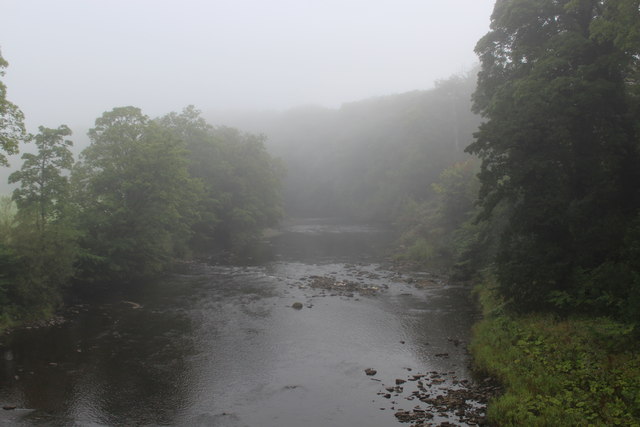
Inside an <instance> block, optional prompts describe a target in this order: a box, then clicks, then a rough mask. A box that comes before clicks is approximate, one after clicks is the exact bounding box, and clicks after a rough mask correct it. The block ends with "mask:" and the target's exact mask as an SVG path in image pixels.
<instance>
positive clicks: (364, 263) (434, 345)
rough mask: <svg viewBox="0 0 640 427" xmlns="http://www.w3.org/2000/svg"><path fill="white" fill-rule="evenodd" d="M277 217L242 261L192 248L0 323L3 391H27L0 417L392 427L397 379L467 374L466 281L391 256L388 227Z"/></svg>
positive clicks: (52, 421) (401, 405) (11, 398)
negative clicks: (172, 265)
mask: <svg viewBox="0 0 640 427" xmlns="http://www.w3.org/2000/svg"><path fill="white" fill-rule="evenodd" d="M280 231H281V232H280V233H279V234H277V235H275V236H274V237H272V238H271V239H270V240H269V241H267V242H265V243H264V245H262V246H261V247H259V248H256V251H255V254H252V256H251V257H249V258H248V259H245V261H244V262H237V263H236V264H235V265H221V264H214V263H204V262H203V263H193V264H191V265H188V266H186V267H185V269H184V271H183V272H182V273H181V274H174V275H171V276H170V277H166V278H165V279H163V280H160V281H156V282H153V283H145V284H139V285H138V286H135V287H131V288H130V289H124V290H122V289H120V290H117V291H114V292H113V294H111V295H109V296H108V297H105V298H103V299H102V300H101V301H100V302H96V303H92V304H89V305H87V306H85V307H79V308H78V313H77V314H76V315H74V316H72V318H71V319H70V320H69V321H68V322H66V323H64V324H62V325H59V326H55V327H51V328H40V329H31V330H20V331H16V332H14V333H12V334H11V335H7V336H4V337H2V338H0V342H1V343H2V345H1V347H0V348H1V350H2V354H3V356H4V357H3V359H2V360H1V361H0V403H2V405H16V406H17V409H16V410H11V411H1V412H0V423H4V424H7V425H9V424H11V425H14V424H18V425H65V426H66V425H82V426H85V425H87V426H91V425H95V426H98V425H184V426H198V425H202V426H211V425H213V426H250V427H254V426H261V427H270V426H272V427H276V426H277V427H288V426H291V427H293V426H310V427H314V426H317V427H326V426H369V427H377V426H380V427H382V426H385V427H388V426H393V425H400V424H399V423H398V421H397V420H396V418H395V416H394V412H395V411H397V410H399V409H411V408H413V407H414V406H415V405H416V403H415V401H410V400H407V397H408V396H410V395H409V394H408V391H409V390H410V388H409V387H408V386H410V385H411V384H413V383H409V382H408V383H407V384H406V385H407V387H405V389H406V390H405V393H394V396H392V397H391V398H387V397H385V396H384V393H386V392H385V391H384V387H385V386H389V385H395V380H396V379H407V378H408V377H410V376H411V375H412V374H415V373H418V372H440V373H443V374H444V375H449V376H448V377H446V376H445V378H446V379H447V380H446V382H445V383H444V384H443V387H445V386H447V384H449V385H451V381H453V378H455V379H457V380H462V379H468V378H469V372H468V370H467V364H468V356H467V354H466V352H465V349H464V344H463V343H464V342H465V341H467V339H468V337H469V330H470V325H471V323H472V322H473V320H474V312H473V309H472V307H473V305H472V304H471V303H470V300H469V296H468V290H467V289H465V288H463V287H459V286H452V285H449V284H447V283H444V282H442V281H441V280H438V279H437V278H435V277H432V276H430V275H428V274H427V273H414V274H408V273H399V272H396V271H392V270H390V269H389V268H387V267H386V266H387V264H386V263H384V262H383V260H384V256H385V250H386V249H387V248H388V247H389V244H390V242H391V239H392V237H393V235H392V233H391V232H390V231H389V230H388V229H386V228H384V227H381V226H371V225H361V224H360V225H349V224H344V223H339V222H336V221H330V220H305V221H297V222H294V221H292V222H290V223H288V224H285V225H284V226H283V228H282V230H280ZM319 284H320V285H321V284H334V285H333V286H330V287H326V286H325V287H323V286H319V287H314V285H316V286H318V285H319ZM359 289H362V290H363V291H362V292H359ZM296 302H299V303H302V305H303V308H302V309H300V310H296V309H294V308H292V305H293V304H294V303H296ZM461 343H462V344H461ZM367 368H374V369H375V370H376V371H377V373H376V375H374V376H368V375H366V374H365V372H364V370H365V369H367ZM419 403H420V402H418V404H419ZM439 419H440V420H444V419H446V418H444V417H443V416H441V417H436V418H435V420H436V421H437V420H439ZM449 420H450V421H452V422H456V418H455V417H453V418H450V419H449Z"/></svg>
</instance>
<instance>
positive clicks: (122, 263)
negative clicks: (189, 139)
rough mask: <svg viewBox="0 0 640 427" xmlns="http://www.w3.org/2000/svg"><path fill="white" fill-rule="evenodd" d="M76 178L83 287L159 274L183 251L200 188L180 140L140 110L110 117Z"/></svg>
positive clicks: (102, 121) (95, 134) (93, 133)
mask: <svg viewBox="0 0 640 427" xmlns="http://www.w3.org/2000/svg"><path fill="white" fill-rule="evenodd" d="M89 137H90V138H91V141H92V144H91V145H90V146H89V147H88V148H86V149H85V150H84V151H83V152H82V154H81V162H79V164H78V165H77V167H76V168H75V169H74V171H73V182H74V189H75V193H76V201H77V204H78V209H79V227H80V229H81V231H82V233H83V237H82V247H83V249H84V253H83V256H82V261H81V268H82V270H83V271H82V277H83V279H85V280H100V279H119V280H131V279H133V278H135V277H144V276H149V275H153V274H156V273H159V272H161V271H163V270H164V269H166V267H167V266H168V265H169V263H170V262H171V260H172V259H173V257H176V256H180V255H181V254H183V253H184V251H185V250H186V242H187V241H188V239H189V237H190V226H191V223H192V222H193V221H194V216H195V213H194V212H193V206H194V204H195V197H196V195H197V185H195V183H194V182H193V180H192V179H191V178H190V177H189V174H188V171H187V159H186V151H185V147H184V144H183V142H182V141H180V140H179V139H178V138H176V137H175V136H174V135H173V134H171V133H170V132H168V131H167V130H166V129H163V128H162V127H160V126H158V125H157V124H156V123H154V122H153V121H151V120H149V118H148V117H147V116H146V115H144V114H142V112H141V110H140V109H138V108H135V107H119V108H114V109H113V110H112V111H109V112H105V113H104V114H103V115H102V116H101V117H100V118H98V119H97V120H96V126H95V127H94V128H93V129H91V130H90V131H89Z"/></svg>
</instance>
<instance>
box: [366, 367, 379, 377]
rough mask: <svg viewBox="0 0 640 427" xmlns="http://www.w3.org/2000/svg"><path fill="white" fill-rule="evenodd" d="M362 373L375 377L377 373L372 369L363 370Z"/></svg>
mask: <svg viewBox="0 0 640 427" xmlns="http://www.w3.org/2000/svg"><path fill="white" fill-rule="evenodd" d="M364 373H365V374H367V375H375V374H377V373H378V371H376V370H375V369H373V368H367V369H365V370H364Z"/></svg>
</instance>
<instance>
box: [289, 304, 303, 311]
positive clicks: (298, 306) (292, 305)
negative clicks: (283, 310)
mask: <svg viewBox="0 0 640 427" xmlns="http://www.w3.org/2000/svg"><path fill="white" fill-rule="evenodd" d="M302 307H304V306H303V305H302V303H301V302H294V303H293V304H291V308H294V309H296V310H302Z"/></svg>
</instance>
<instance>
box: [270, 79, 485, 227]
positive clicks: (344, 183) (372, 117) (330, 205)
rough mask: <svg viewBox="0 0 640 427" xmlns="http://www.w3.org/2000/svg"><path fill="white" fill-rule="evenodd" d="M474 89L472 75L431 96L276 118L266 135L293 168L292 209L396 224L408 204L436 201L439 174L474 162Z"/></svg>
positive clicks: (289, 180)
mask: <svg viewBox="0 0 640 427" xmlns="http://www.w3.org/2000/svg"><path fill="white" fill-rule="evenodd" d="M475 84H476V77H475V72H471V73H468V74H465V75H460V76H453V77H451V78H449V79H447V80H442V81H439V82H437V83H436V85H435V88H434V89H431V90H425V91H414V92H409V93H405V94H399V95H390V96H384V97H379V98H373V99H368V100H364V101H359V102H353V103H349V104H345V105H343V106H342V107H341V108H339V109H328V108H323V107H314V106H310V107H299V108H296V109H293V110H290V111H288V112H285V113H282V114H280V115H278V116H275V117H270V118H269V120H266V122H267V123H266V124H265V123H263V124H262V126H261V127H260V129H261V131H263V132H264V133H265V134H267V135H268V137H269V143H268V144H269V148H270V150H271V151H272V152H273V153H274V154H275V155H277V156H278V157H280V158H282V160H283V162H284V163H285V164H286V167H287V176H286V178H285V185H284V199H285V206H286V211H287V212H288V213H289V214H290V215H297V216H340V217H345V216H346V217H353V218H358V219H366V220H383V221H391V220H393V219H394V218H397V216H398V215H399V214H400V213H401V212H402V211H403V210H404V209H405V205H406V204H407V203H409V202H410V201H412V200H413V201H415V200H418V201H422V200H426V199H430V198H432V197H433V196H434V194H435V192H434V190H433V188H432V187H431V183H433V182H435V181H436V180H437V179H438V176H439V175H440V173H441V172H442V171H443V170H444V169H445V168H446V167H448V166H450V165H452V164H454V163H456V162H458V161H463V160H466V159H469V158H470V156H469V155H468V154H465V153H464V148H465V147H466V146H467V145H469V144H470V143H471V142H472V138H473V137H472V134H473V132H474V131H475V130H476V129H477V127H478V125H479V123H480V118H479V116H477V115H475V114H473V113H472V112H471V109H470V98H471V94H472V93H473V89H474V88H475Z"/></svg>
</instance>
